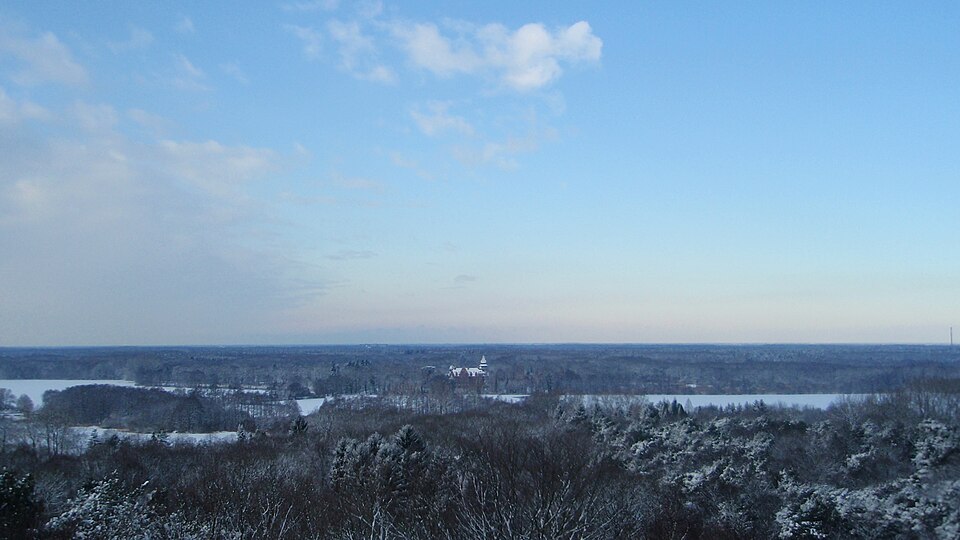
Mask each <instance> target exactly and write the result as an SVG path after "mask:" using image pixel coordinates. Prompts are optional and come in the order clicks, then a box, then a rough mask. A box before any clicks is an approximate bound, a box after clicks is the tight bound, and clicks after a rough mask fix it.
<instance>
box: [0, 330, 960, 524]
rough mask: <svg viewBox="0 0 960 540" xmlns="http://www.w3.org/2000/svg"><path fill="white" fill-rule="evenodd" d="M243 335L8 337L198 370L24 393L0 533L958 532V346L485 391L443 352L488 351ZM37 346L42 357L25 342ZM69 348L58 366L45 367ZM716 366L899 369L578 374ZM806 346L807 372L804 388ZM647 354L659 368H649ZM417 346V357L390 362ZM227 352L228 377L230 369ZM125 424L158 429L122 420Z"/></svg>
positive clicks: (548, 363)
mask: <svg viewBox="0 0 960 540" xmlns="http://www.w3.org/2000/svg"><path fill="white" fill-rule="evenodd" d="M240 350H241V349H236V350H232V351H231V350H227V351H221V355H222V356H220V357H219V358H215V359H212V360H211V359H210V358H209V357H208V355H210V356H212V355H213V352H212V349H202V350H189V349H187V350H184V351H180V352H171V351H169V350H162V351H156V350H147V351H146V352H145V351H144V350H141V349H137V350H119V351H118V350H110V351H108V352H107V353H106V354H104V353H93V352H91V351H87V350H83V351H80V352H81V353H82V354H76V355H75V357H71V356H70V354H69V351H67V352H65V351H60V350H55V351H54V350H39V351H32V352H30V353H26V352H23V351H14V352H11V351H9V350H8V351H5V352H4V353H3V356H4V357H3V359H2V361H0V366H2V368H3V369H4V370H7V371H6V372H5V375H7V376H8V377H9V375H11V372H10V370H16V369H22V370H23V372H24V373H27V372H28V371H29V370H28V366H32V367H31V368H30V369H33V370H34V371H32V372H29V374H31V375H34V376H35V375H41V374H46V375H53V374H56V375H59V376H61V377H63V376H65V375H67V374H69V375H72V376H77V375H81V374H83V373H86V374H88V375H101V376H104V375H105V376H110V377H123V376H126V375H128V374H129V373H140V374H141V375H142V374H144V373H155V374H157V376H158V377H161V379H162V381H160V382H164V383H169V382H171V381H172V380H173V379H175V378H176V377H180V376H182V375H183V374H184V373H187V372H191V373H193V375H191V376H192V377H195V378H194V379H193V382H194V383H195V384H196V386H195V387H194V388H193V389H191V390H184V389H179V390H177V391H168V390H163V389H160V388H151V387H111V386H104V385H96V384H90V385H81V386H74V387H71V388H67V389H66V390H62V391H50V392H47V394H45V395H44V399H43V402H42V404H40V403H38V404H36V406H35V407H34V406H33V405H32V404H28V403H26V402H24V401H23V400H22V399H15V396H14V395H6V396H5V398H4V400H3V403H2V404H0V407H2V408H3V409H4V414H3V415H2V417H0V434H2V452H0V537H2V538H24V539H34V538H44V539H46V538H49V539H66V538H88V539H89V538H109V539H121V538H144V539H147V538H149V539H220V538H224V539H258V538H278V539H281V538H282V539H299V538H307V539H310V538H316V539H322V538H332V539H359V538H383V539H386V538H408V539H428V538H449V539H455V538H457V539H459V538H464V539H481V538H484V539H487V538H528V539H554V538H560V539H580V538H590V539H606V538H610V539H621V538H622V539H626V538H651V539H653V538H672V539H681V538H687V539H689V538H731V539H732V538H837V539H841V538H956V537H958V536H960V373H958V364H957V363H956V361H955V360H954V357H953V356H950V355H951V354H952V351H949V350H947V351H944V350H942V348H941V349H940V350H936V351H930V350H928V349H923V348H907V349H906V350H901V349H885V348H882V347H881V348H878V350H880V353H877V354H876V355H875V356H872V355H871V351H875V350H876V349H872V348H869V347H864V348H862V349H860V348H855V347H854V348H843V347H841V348H839V349H838V350H839V351H840V353H843V354H836V355H835V356H831V355H830V354H823V351H824V350H826V351H827V352H828V353H829V348H827V349H821V348H818V347H807V348H802V347H796V348H794V347H779V346H778V347H769V348H765V347H746V348H741V349H738V348H736V347H725V346H723V347H721V346H717V347H706V346H705V347H690V348H684V347H675V348H673V349H671V348H670V347H666V346H664V347H662V348H655V347H650V348H637V349H636V350H634V349H633V348H631V347H625V348H622V349H618V348H613V347H610V348H599V347H591V346H582V347H580V346H574V347H571V348H570V349H569V350H565V349H564V348H562V347H540V348H532V347H531V348H529V349H527V348H525V347H515V348H509V347H503V348H502V349H499V350H493V351H492V352H489V353H486V356H487V359H488V360H489V361H490V368H489V371H490V372H489V373H488V374H487V376H486V377H485V379H487V380H488V381H491V384H493V383H492V381H493V380H494V379H496V380H499V381H505V380H511V381H512V380H513V377H514V375H513V374H514V370H518V371H519V373H520V375H519V376H520V377H521V379H522V378H523V377H524V375H523V370H524V369H527V368H528V367H529V368H536V367H538V366H539V367H540V368H542V369H540V370H539V371H540V372H541V373H535V374H531V376H530V377H528V378H527V379H526V380H528V381H533V382H531V383H530V384H531V389H532V390H533V391H531V392H529V397H528V398H526V399H525V400H522V401H520V402H518V403H506V402H501V401H496V400H491V399H484V398H483V397H482V396H481V395H480V393H481V392H490V390H491V389H490V388H487V387H486V386H485V383H481V384H479V385H471V386H468V387H465V386H463V385H458V384H456V383H455V382H452V381H450V380H449V379H448V378H446V377H445V376H444V375H443V374H442V373H443V371H442V367H441V366H443V365H444V364H446V363H450V364H455V365H460V364H463V365H466V364H467V361H469V359H472V358H473V357H474V356H476V355H475V354H474V351H473V350H472V349H471V350H463V349H457V348H452V347H450V348H436V349H433V348H425V349H420V350H412V349H408V350H403V349H400V348H396V349H395V348H388V350H389V351H392V352H390V353H385V352H383V351H374V352H373V353H371V354H370V355H369V356H368V355H365V354H363V351H362V350H357V349H353V348H351V349H348V350H346V351H345V352H344V351H342V350H341V351H337V350H330V349H311V351H314V352H315V353H316V356H319V358H317V357H309V356H311V355H308V358H303V357H297V351H290V350H285V351H282V352H284V353H285V354H289V355H290V356H291V357H295V358H293V359H291V360H290V361H289V363H290V366H291V369H290V373H291V375H290V376H289V378H283V377H282V374H283V369H282V368H283V366H284V364H285V362H286V361H287V360H284V359H282V358H280V357H274V358H273V359H269V357H270V356H271V355H269V354H267V351H265V350H260V349H258V350H256V351H253V352H251V351H247V352H246V354H244V355H240V354H237V351H240ZM631 350H634V352H635V353H636V355H635V357H631V356H629V355H627V354H626V353H627V352H629V351H631ZM504 351H506V352H504ZM678 351H679V352H678ZM818 351H819V352H818ZM910 351H919V353H918V354H916V355H911V353H910ZM321 353H322V354H321ZM681 353H682V354H681ZM589 354H593V355H594V356H593V357H589ZM30 355H36V356H37V357H38V360H39V361H38V362H36V363H35V364H34V363H33V362H30V361H29V360H25V358H29V357H30ZM190 355H192V356H193V357H194V358H193V359H192V360H191V359H190V358H189V356H190ZM631 358H632V359H631ZM465 359H467V360H465ZM427 362H432V363H429V364H428V363H427ZM57 363H60V364H62V365H64V366H66V367H64V369H63V371H57V370H55V369H53V368H49V369H50V371H44V370H47V369H48V367H47V366H48V365H50V366H54V365H56V364H57ZM68 364H69V365H68ZM704 364H707V365H711V366H712V369H714V370H715V372H716V373H718V374H721V373H722V372H726V376H725V377H724V376H722V375H721V376H719V378H718V381H717V382H716V383H715V384H710V383H709V381H708V380H707V379H705V378H704V377H703V376H702V375H701V376H700V378H698V379H696V383H697V385H698V386H697V387H696V388H693V387H687V388H688V389H689V390H690V391H697V390H701V388H700V386H699V385H700V384H704V385H710V386H709V387H710V388H711V389H715V388H717V387H736V386H737V385H738V384H739V385H741V387H752V388H755V387H760V388H768V386H765V384H766V383H761V382H760V381H762V380H763V377H766V375H758V376H757V377H753V378H750V377H749V371H748V370H747V368H746V367H744V366H748V365H751V364H756V365H758V366H759V370H760V372H761V373H763V372H765V371H767V370H769V371H770V372H771V373H774V372H776V370H775V368H776V367H777V366H782V367H783V370H782V371H781V372H780V375H779V376H778V378H777V380H778V381H780V382H782V383H783V385H784V386H783V388H787V389H803V388H807V387H808V386H807V385H808V384H809V381H819V382H818V383H817V384H823V385H824V387H825V388H827V387H829V388H830V389H833V390H836V389H837V386H838V385H840V384H841V383H842V382H844V381H846V380H847V378H850V380H855V381H859V382H857V383H856V384H861V385H863V386H862V387H861V388H866V387H869V386H870V385H872V384H876V385H879V386H881V387H882V388H883V390H882V391H876V392H866V393H862V394H864V395H860V396H857V397H848V398H844V399H841V400H839V401H837V402H835V403H834V404H832V405H831V406H830V407H828V408H826V409H815V408H798V407H781V406H775V405H773V404H768V403H764V402H762V401H756V402H753V403H750V404H747V405H731V406H727V407H716V406H708V407H697V408H689V410H688V408H687V407H685V406H684V404H682V403H678V402H677V401H672V402H665V401H664V402H651V401H646V400H643V399H635V400H624V399H618V398H617V397H616V396H613V395H611V396H610V397H609V399H594V400H592V401H589V402H588V401H587V400H584V399H580V395H581V394H578V393H576V392H574V391H571V390H573V389H575V388H583V389H584V390H589V391H592V393H593V394H601V395H602V394H603V393H604V392H603V390H605V389H612V388H615V389H621V388H634V387H638V388H663V387H665V386H668V385H680V384H685V383H686V381H688V379H686V378H685V377H687V376H688V374H689V373H693V372H695V371H696V369H697V368H694V367H691V366H700V365H704ZM797 364H801V365H805V366H806V371H807V372H809V373H808V375H807V377H806V378H804V379H801V380H798V381H796V382H795V383H794V384H795V385H794V386H791V381H790V379H789V378H788V376H789V374H791V373H794V372H796V371H797V369H798V368H797V367H796V365H797ZM258 366H262V367H264V373H261V374H258ZM332 366H335V368H336V369H332ZM425 366H432V371H431V368H427V369H424V368H425ZM651 366H653V368H656V370H659V371H658V372H659V373H660V374H661V375H659V377H661V378H660V379H649V381H650V383H649V384H650V386H645V384H647V383H645V382H644V381H647V380H648V379H645V378H643V377H644V375H642V374H644V373H648V372H649V370H651V369H653V368H651ZM721 366H726V369H723V368H722V367H721ZM891 366H892V367H891ZM404 367H405V368H406V375H404V376H403V377H401V376H399V375H397V376H396V377H394V376H389V375H384V373H390V372H391V370H393V371H395V372H396V373H398V374H403V373H404V372H403V368H404ZM858 367H859V368H860V372H859V373H860V375H859V378H857V377H858V375H857V373H858V371H857V368H858ZM231 368H232V370H233V371H234V373H233V375H232V377H233V379H227V380H225V378H226V377H227V376H228V374H229V373H230V371H231ZM380 368H383V369H380ZM888 369H899V370H900V373H899V378H893V380H891V381H885V382H884V383H883V384H880V383H879V382H878V381H877V380H874V379H873V378H874V377H876V376H877V374H878V373H881V372H885V370H888ZM71 370H72V371H71ZM124 370H130V371H124ZM310 370H313V371H310ZM497 370H504V373H501V374H498V373H497ZM543 371H547V372H549V373H556V374H558V375H557V378H556V379H554V380H553V381H552V382H551V384H553V385H555V386H554V387H553V389H551V390H550V391H548V390H547V389H546V388H544V387H542V386H538V385H543V384H545V383H544V381H543V378H544V376H543V374H542V372H543ZM94 372H96V373H94ZM371 372H372V373H373V374H372V375H370V377H372V378H374V379H375V382H369V381H368V384H369V385H370V386H369V387H368V391H369V390H371V389H375V390H376V391H377V392H380V394H379V395H374V394H373V393H370V394H369V395H368V396H367V398H365V399H362V400H361V399H346V398H344V399H330V400H329V401H328V402H326V403H325V404H324V405H323V406H322V407H320V408H319V409H318V410H317V411H316V412H315V413H313V414H309V415H306V416H302V415H301V414H299V413H298V409H297V407H296V404H295V403H293V402H291V401H286V398H287V397H289V395H293V394H296V393H307V394H308V395H315V394H314V393H315V392H317V393H324V394H327V395H330V394H337V393H338V392H337V388H336V387H335V385H334V382H335V381H337V380H351V379H353V378H354V377H357V379H356V380H361V379H360V378H359V377H360V376H359V375H356V374H359V373H363V374H364V377H366V376H367V374H369V373H371ZM840 373H844V374H845V375H842V376H841V375H838V374H840ZM310 374H315V375H316V378H315V379H314V380H312V381H311V377H310V376H309V375H310ZM638 374H639V375H638ZM214 377H216V378H217V379H218V380H217V381H214V380H213V379H212V378H214ZM221 377H223V378H221ZM338 377H340V378H341V379H338ZM744 377H747V378H746V379H744ZM268 378H272V382H268ZM618 379H619V381H620V382H619V383H617V384H619V386H613V385H614V381H617V380H618ZM200 381H204V382H205V383H206V385H204V384H201V382H200ZM318 381H319V382H318ZM658 381H659V382H658ZM737 381H740V382H739V383H737ZM751 381H753V382H751ZM897 381H900V382H897ZM91 382H93V381H91ZM241 382H242V383H243V384H240V383H241ZM388 382H389V384H390V385H391V387H390V388H389V389H387V388H385V386H383V385H386V384H388ZM295 383H296V384H298V385H299V387H295V386H292V385H294V384H295ZM253 384H259V385H260V386H259V387H258V388H257V389H256V391H254V389H253V388H252V385H253ZM357 384H359V383H357ZM502 384H504V387H505V388H513V387H512V386H509V384H512V383H502ZM591 384H593V385H594V386H591ZM246 385H251V386H246ZM324 385H325V386H324ZM231 386H233V388H232V389H231ZM777 387H778V388H779V386H777ZM558 388H559V389H560V390H558ZM283 389H288V390H290V389H293V390H295V391H292V390H291V391H290V392H288V393H287V394H288V395H281V393H282V392H281V390H283ZM343 390H344V392H342V393H346V391H350V392H353V391H356V390H358V389H357V388H355V387H351V388H343ZM359 390H360V392H361V393H362V392H363V389H362V387H361V388H360V389H359ZM404 392H406V393H404ZM28 405H30V406H28ZM73 426H87V427H86V428H84V429H83V430H78V429H77V428H76V427H73ZM89 428H97V429H89ZM126 430H129V431H141V432H147V433H149V434H150V435H149V436H147V437H142V438H131V437H125V436H122V435H124V433H126V432H127V431H126ZM218 430H227V431H232V432H234V433H233V436H232V437H231V439H230V441H229V442H214V441H207V442H202V441H201V442H199V443H198V442H189V443H188V442H183V441H181V440H175V439H174V438H173V436H174V434H175V433H174V432H177V431H200V432H202V431H218Z"/></svg>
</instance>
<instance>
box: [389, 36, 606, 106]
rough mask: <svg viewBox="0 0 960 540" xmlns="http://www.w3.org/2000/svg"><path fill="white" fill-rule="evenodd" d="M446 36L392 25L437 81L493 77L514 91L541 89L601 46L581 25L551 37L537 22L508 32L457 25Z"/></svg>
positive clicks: (415, 61) (416, 61) (419, 64)
mask: <svg viewBox="0 0 960 540" xmlns="http://www.w3.org/2000/svg"><path fill="white" fill-rule="evenodd" d="M454 30H455V31H456V34H457V35H456V36H455V37H446V36H444V35H442V34H441V32H440V29H439V28H438V27H437V26H436V25H434V24H431V23H418V24H405V23H398V24H394V25H393V35H394V36H395V37H396V38H397V39H399V40H400V43H401V47H402V48H403V49H404V50H405V52H406V53H407V56H408V58H409V60H410V62H411V63H413V65H415V66H417V67H419V68H423V69H426V70H428V71H430V72H432V73H434V74H435V75H437V76H441V77H447V76H451V75H455V74H471V75H480V74H487V73H489V74H492V75H493V76H494V77H495V78H496V80H498V81H499V83H500V84H502V85H503V86H506V87H508V88H511V89H514V90H517V91H529V90H535V89H538V88H543V87H545V86H547V85H549V84H551V83H553V82H554V81H556V80H557V79H558V78H559V77H560V75H561V74H562V73H563V68H562V64H563V63H580V62H596V61H599V60H600V56H601V50H602V48H603V42H602V41H601V40H600V38H598V37H597V36H595V35H594V34H593V30H592V29H591V28H590V25H589V24H588V23H587V22H585V21H580V22H578V23H575V24H573V25H571V26H569V27H566V28H560V29H557V30H555V31H553V32H551V31H550V30H548V29H547V28H546V27H544V26H543V25H542V24H540V23H531V24H526V25H523V26H521V27H520V28H519V29H517V30H515V31H512V32H511V31H510V30H509V29H508V28H506V27H505V26H503V25H500V24H488V25H485V26H481V27H474V26H471V25H465V24H462V25H459V27H458V28H455V29H454Z"/></svg>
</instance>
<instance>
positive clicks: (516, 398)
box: [480, 394, 530, 403]
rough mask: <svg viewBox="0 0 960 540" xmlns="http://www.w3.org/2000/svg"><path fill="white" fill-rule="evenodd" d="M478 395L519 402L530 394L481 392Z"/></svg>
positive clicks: (496, 399)
mask: <svg viewBox="0 0 960 540" xmlns="http://www.w3.org/2000/svg"><path fill="white" fill-rule="evenodd" d="M480 397H484V398H487V399H492V400H495V401H505V402H507V403H520V402H521V401H523V400H525V399H527V398H528V397H530V396H529V395H528V394H481V395H480Z"/></svg>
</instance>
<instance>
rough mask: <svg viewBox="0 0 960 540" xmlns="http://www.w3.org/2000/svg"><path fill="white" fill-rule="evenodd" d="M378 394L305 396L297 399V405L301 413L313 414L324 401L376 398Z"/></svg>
mask: <svg viewBox="0 0 960 540" xmlns="http://www.w3.org/2000/svg"><path fill="white" fill-rule="evenodd" d="M375 397H377V395H376V394H341V395H338V396H325V397H320V398H303V399H298V400H296V402H297V406H298V407H300V414H304V415H307V414H312V413H315V412H317V410H318V409H320V407H322V406H323V404H324V403H332V402H335V401H337V400H354V399H361V398H375Z"/></svg>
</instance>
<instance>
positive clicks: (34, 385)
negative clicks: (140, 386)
mask: <svg viewBox="0 0 960 540" xmlns="http://www.w3.org/2000/svg"><path fill="white" fill-rule="evenodd" d="M83 384H113V385H116V386H136V383H134V382H133V381H121V380H116V379H99V380H96V379H90V380H84V379H0V388H9V389H10V391H11V392H13V394H14V395H15V396H17V397H20V396H21V395H23V394H26V395H28V396H30V400H31V401H33V404H34V405H36V406H37V407H39V406H40V404H41V403H42V401H43V393H44V392H46V391H47V390H63V389H65V388H70V387H71V386H80V385H83Z"/></svg>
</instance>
